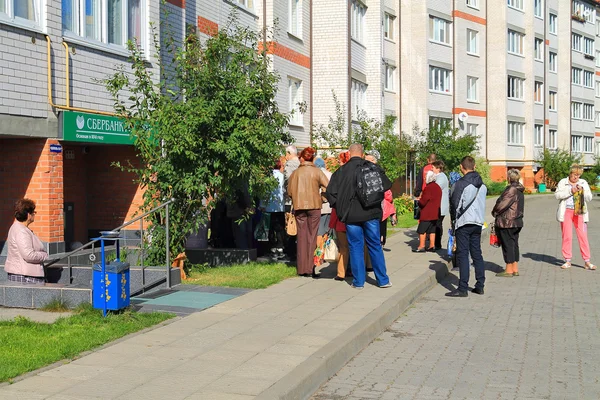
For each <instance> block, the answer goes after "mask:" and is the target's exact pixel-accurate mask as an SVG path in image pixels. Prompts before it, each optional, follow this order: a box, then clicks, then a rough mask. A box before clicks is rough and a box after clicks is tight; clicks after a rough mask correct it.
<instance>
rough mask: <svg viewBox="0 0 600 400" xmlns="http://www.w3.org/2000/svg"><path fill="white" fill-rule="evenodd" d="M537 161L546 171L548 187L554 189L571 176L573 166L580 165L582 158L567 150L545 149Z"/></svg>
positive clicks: (545, 177)
mask: <svg viewBox="0 0 600 400" xmlns="http://www.w3.org/2000/svg"><path fill="white" fill-rule="evenodd" d="M536 161H537V162H538V164H540V167H541V168H543V169H544V179H545V182H546V185H548V187H550V188H552V187H555V186H556V184H557V183H558V181H560V180H561V179H563V178H566V177H567V176H568V175H569V172H570V170H571V165H573V164H578V163H579V162H580V157H579V156H576V155H574V154H571V153H570V152H569V151H567V150H562V149H558V150H549V149H544V151H543V153H541V154H540V156H539V157H538V159H537V160H536Z"/></svg>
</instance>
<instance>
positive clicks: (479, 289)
mask: <svg viewBox="0 0 600 400" xmlns="http://www.w3.org/2000/svg"><path fill="white" fill-rule="evenodd" d="M471 292H473V293H475V294H483V288H477V287H476V288H473V290H471Z"/></svg>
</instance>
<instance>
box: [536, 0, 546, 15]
mask: <svg viewBox="0 0 600 400" xmlns="http://www.w3.org/2000/svg"><path fill="white" fill-rule="evenodd" d="M533 15H534V16H535V17H536V18H540V19H544V3H543V0H534V2H533Z"/></svg>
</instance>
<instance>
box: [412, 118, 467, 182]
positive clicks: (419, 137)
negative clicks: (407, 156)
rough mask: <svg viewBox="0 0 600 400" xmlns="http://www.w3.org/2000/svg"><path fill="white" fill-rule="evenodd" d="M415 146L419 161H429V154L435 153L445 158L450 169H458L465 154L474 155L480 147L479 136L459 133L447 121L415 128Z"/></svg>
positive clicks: (441, 158)
mask: <svg viewBox="0 0 600 400" xmlns="http://www.w3.org/2000/svg"><path fill="white" fill-rule="evenodd" d="M413 138H414V148H415V150H416V151H417V163H418V164H419V165H424V164H426V163H427V156H428V155H429V154H431V153H435V154H436V155H437V158H438V159H440V160H443V161H444V163H445V164H446V169H447V170H448V171H457V170H458V166H459V165H460V160H462V158H463V157H464V156H468V155H473V154H474V153H475V152H476V151H477V150H478V149H479V146H478V145H477V139H478V138H477V136H475V135H471V134H469V133H459V131H458V128H455V129H452V127H451V126H450V125H449V124H447V123H440V124H436V125H434V126H433V127H431V128H429V129H425V130H419V127H418V126H415V127H414V128H413Z"/></svg>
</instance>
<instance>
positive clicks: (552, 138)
mask: <svg viewBox="0 0 600 400" xmlns="http://www.w3.org/2000/svg"><path fill="white" fill-rule="evenodd" d="M557 142H558V141H557V140H556V130H555V129H550V130H549V131H548V148H549V149H556V144H557Z"/></svg>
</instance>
